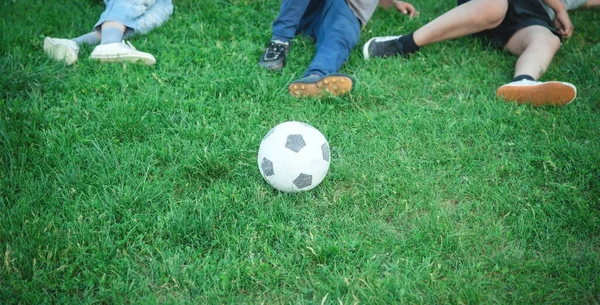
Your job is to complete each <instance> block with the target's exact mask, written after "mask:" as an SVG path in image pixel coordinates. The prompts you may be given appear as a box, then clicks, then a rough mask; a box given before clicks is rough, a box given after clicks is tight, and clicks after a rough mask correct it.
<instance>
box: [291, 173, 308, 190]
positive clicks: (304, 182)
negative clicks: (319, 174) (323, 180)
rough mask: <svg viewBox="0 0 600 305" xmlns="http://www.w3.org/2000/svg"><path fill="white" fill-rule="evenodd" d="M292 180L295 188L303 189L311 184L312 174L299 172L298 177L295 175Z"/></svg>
mask: <svg viewBox="0 0 600 305" xmlns="http://www.w3.org/2000/svg"><path fill="white" fill-rule="evenodd" d="M293 182H294V185H295V186H296V187H297V188H299V189H303V188H305V187H308V186H310V185H311V184H312V176H311V175H307V174H300V175H298V177H296V179H294V181H293Z"/></svg>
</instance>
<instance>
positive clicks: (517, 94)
mask: <svg viewBox="0 0 600 305" xmlns="http://www.w3.org/2000/svg"><path fill="white" fill-rule="evenodd" d="M496 95H497V96H498V97H501V98H502V99H504V100H505V101H507V102H517V103H518V104H533V105H534V106H546V105H552V106H564V105H567V104H569V103H571V102H572V101H573V100H574V99H575V97H576V96H577V88H575V86H574V85H573V84H570V83H565V82H537V81H531V80H526V79H524V80H520V81H517V82H512V83H508V84H506V85H504V86H502V87H500V88H498V91H496Z"/></svg>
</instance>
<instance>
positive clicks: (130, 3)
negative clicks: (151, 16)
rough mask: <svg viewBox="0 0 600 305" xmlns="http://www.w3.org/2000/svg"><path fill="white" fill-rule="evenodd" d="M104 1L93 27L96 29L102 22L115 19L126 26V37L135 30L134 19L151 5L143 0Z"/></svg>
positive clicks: (135, 23)
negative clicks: (102, 10)
mask: <svg viewBox="0 0 600 305" xmlns="http://www.w3.org/2000/svg"><path fill="white" fill-rule="evenodd" d="M155 2H156V1H155ZM104 3H105V4H106V9H105V10H104V12H102V15H100V20H98V22H96V25H94V28H95V29H96V30H97V31H98V30H100V26H101V25H102V24H103V23H104V22H106V21H116V22H119V23H122V24H124V25H125V27H127V29H126V30H125V36H126V37H128V36H131V35H133V34H134V33H135V32H136V30H137V29H136V27H137V22H136V20H137V19H138V18H139V17H140V16H142V15H143V14H144V13H146V11H147V10H148V8H149V7H151V6H150V5H148V1H146V2H144V1H142V0H105V1H104Z"/></svg>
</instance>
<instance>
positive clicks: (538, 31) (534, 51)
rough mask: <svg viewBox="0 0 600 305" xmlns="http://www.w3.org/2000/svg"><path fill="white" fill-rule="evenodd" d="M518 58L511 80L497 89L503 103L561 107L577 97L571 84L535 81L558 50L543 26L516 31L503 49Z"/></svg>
mask: <svg viewBox="0 0 600 305" xmlns="http://www.w3.org/2000/svg"><path fill="white" fill-rule="evenodd" d="M505 48H506V50H508V51H509V52H511V53H512V54H515V55H517V56H519V59H517V64H516V65H515V76H519V77H515V79H514V80H513V81H512V82H511V83H509V84H506V85H504V86H501V87H500V88H498V91H497V92H496V94H497V95H498V96H501V97H502V98H504V100H507V101H515V102H517V103H526V104H529V103H531V104H533V105H536V106H542V105H555V106H562V105H566V104H568V103H570V102H571V101H573V100H574V99H575V96H577V89H576V88H575V86H574V85H572V84H569V83H565V82H556V81H551V82H537V81H532V80H531V79H530V78H529V79H528V77H529V76H530V77H532V78H533V79H534V80H537V79H538V78H539V77H540V76H541V75H542V74H543V73H544V72H545V71H546V69H548V66H549V65H550V62H551V61H552V58H553V57H554V54H556V52H557V51H558V49H559V48H560V39H559V38H558V37H557V36H556V35H554V34H553V33H552V32H550V30H548V29H547V28H545V27H543V26H538V25H534V26H529V27H526V28H523V29H521V30H519V31H518V32H516V33H515V34H514V35H513V36H512V37H511V38H510V40H509V41H508V43H507V44H506V46H505Z"/></svg>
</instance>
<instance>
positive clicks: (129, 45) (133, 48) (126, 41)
mask: <svg viewBox="0 0 600 305" xmlns="http://www.w3.org/2000/svg"><path fill="white" fill-rule="evenodd" d="M122 43H123V44H124V45H125V46H127V47H128V48H130V49H132V50H133V51H137V49H136V48H135V47H134V46H133V45H132V44H131V42H129V41H128V40H123V41H122Z"/></svg>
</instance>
